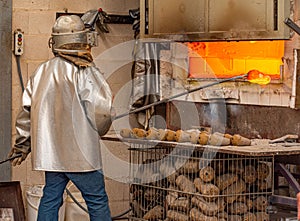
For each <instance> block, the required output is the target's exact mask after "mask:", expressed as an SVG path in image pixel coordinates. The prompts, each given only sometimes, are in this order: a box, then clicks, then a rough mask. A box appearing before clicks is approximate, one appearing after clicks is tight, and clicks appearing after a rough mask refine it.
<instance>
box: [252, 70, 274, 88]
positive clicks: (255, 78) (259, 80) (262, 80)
mask: <svg viewBox="0 0 300 221" xmlns="http://www.w3.org/2000/svg"><path fill="white" fill-rule="evenodd" d="M247 79H248V81H249V82H251V83H255V84H260V85H266V84H269V83H270V82H271V77H270V76H269V75H265V74H264V73H262V72H260V71H258V70H251V71H249V72H248V75H247Z"/></svg>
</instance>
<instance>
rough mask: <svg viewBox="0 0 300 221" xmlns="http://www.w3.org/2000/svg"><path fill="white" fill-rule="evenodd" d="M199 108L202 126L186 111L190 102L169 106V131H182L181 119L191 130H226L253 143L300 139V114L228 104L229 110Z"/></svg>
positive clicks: (212, 106)
mask: <svg viewBox="0 0 300 221" xmlns="http://www.w3.org/2000/svg"><path fill="white" fill-rule="evenodd" d="M195 105H196V106H197V109H198V113H199V122H194V121H192V120H191V121H189V119H190V118H189V115H188V110H186V108H185V107H186V106H187V102H183V101H173V102H172V103H169V104H168V108H167V124H168V127H169V128H171V129H173V130H174V129H179V128H181V125H180V124H181V123H180V122H181V119H180V116H181V117H183V116H186V119H185V121H184V123H185V124H187V125H190V126H191V127H195V126H199V125H201V126H209V127H212V128H213V129H215V130H217V129H218V128H222V127H224V128H225V131H224V132H226V133H229V134H240V135H242V136H245V137H248V138H251V139H253V138H264V139H276V138H278V137H282V136H284V135H287V134H296V135H300V110H296V109H291V108H284V107H272V106H270V107H265V106H251V105H228V104H226V106H225V104H224V103H219V104H218V103H214V104H212V103H211V104H201V103H196V104H195ZM218 106H219V107H218ZM178 109H179V110H184V112H185V113H180V114H179V111H178ZM192 119H194V118H192ZM185 127H186V125H185Z"/></svg>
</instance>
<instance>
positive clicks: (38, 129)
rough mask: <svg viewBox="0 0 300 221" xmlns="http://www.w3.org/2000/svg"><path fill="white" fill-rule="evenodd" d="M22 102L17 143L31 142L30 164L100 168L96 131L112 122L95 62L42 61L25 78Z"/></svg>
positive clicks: (51, 168) (70, 168)
mask: <svg viewBox="0 0 300 221" xmlns="http://www.w3.org/2000/svg"><path fill="white" fill-rule="evenodd" d="M22 105H23V108H22V111H21V113H20V114H19V115H18V117H17V122H16V128H17V137H16V146H17V147H19V148H22V147H23V148H28V146H29V145H30V143H31V154H32V156H31V157H32V166H33V169H34V170H43V171H61V172H83V171H93V170H97V169H100V168H101V153H100V144H99V135H100V136H102V135H104V134H105V133H106V132H107V131H108V129H109V127H110V126H111V116H110V110H111V105H112V95H111V90H110V88H109V85H108V84H107V82H106V81H105V79H104V77H103V75H102V74H101V73H100V71H99V70H98V69H97V68H96V67H87V68H78V67H77V66H75V65H74V64H73V63H70V62H68V61H66V60H64V59H63V58H60V57H55V58H53V59H50V60H49V61H47V62H44V63H42V64H41V65H40V66H39V67H38V68H37V70H36V71H35V72H34V73H33V75H32V76H31V77H30V79H29V82H28V84H27V87H26V90H25V91H24V93H23V99H22ZM30 141H31V142H30Z"/></svg>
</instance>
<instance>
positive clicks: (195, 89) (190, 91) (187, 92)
mask: <svg viewBox="0 0 300 221" xmlns="http://www.w3.org/2000/svg"><path fill="white" fill-rule="evenodd" d="M247 76H248V74H243V75H239V76H235V77H232V78H226V79H222V80H219V81H216V82H213V83H210V84H207V85H203V86H200V87H197V88H194V89H191V90H187V91H184V92H182V93H179V94H176V95H173V96H171V97H169V98H164V99H162V100H160V101H157V102H153V103H151V104H148V105H145V106H143V107H140V108H136V109H134V110H131V111H128V112H126V113H123V114H120V115H117V116H116V117H114V118H113V119H112V120H117V119H120V118H122V117H125V116H127V115H130V114H134V113H137V112H140V111H142V110H146V109H148V108H150V107H153V106H157V105H159V104H163V103H167V102H168V101H170V100H172V99H174V98H177V97H181V96H183V95H186V94H189V93H192V92H195V91H198V90H201V89H204V88H208V87H211V86H214V85H217V84H221V83H224V82H228V81H234V80H237V79H242V78H245V77H247Z"/></svg>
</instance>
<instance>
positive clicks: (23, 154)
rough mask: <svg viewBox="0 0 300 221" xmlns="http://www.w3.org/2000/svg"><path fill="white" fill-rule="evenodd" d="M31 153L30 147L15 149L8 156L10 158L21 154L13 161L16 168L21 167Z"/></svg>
mask: <svg viewBox="0 0 300 221" xmlns="http://www.w3.org/2000/svg"><path fill="white" fill-rule="evenodd" d="M30 152H31V148H30V147H29V148H20V147H13V148H12V149H11V151H10V153H9V154H8V157H9V158H10V157H14V156H16V155H17V154H21V156H19V157H16V158H14V159H13V160H12V161H11V164H12V165H13V166H16V165H20V164H21V163H22V162H23V161H24V160H25V159H26V157H27V156H28V154H29V153H30Z"/></svg>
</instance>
